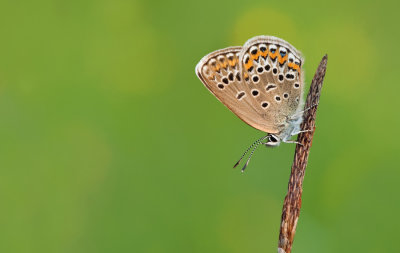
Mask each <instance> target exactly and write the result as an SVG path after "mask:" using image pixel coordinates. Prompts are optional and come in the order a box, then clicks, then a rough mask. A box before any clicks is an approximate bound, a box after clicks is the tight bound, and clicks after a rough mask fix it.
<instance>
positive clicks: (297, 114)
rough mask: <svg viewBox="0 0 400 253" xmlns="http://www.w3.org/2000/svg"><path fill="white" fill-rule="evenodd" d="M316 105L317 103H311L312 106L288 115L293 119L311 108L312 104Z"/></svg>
mask: <svg viewBox="0 0 400 253" xmlns="http://www.w3.org/2000/svg"><path fill="white" fill-rule="evenodd" d="M317 105H318V104H313V105H312V106H310V107H308V108H306V109H304V110H303V111H299V112H297V113H295V114H293V115H292V116H291V117H290V119H292V120H293V119H296V118H297V117H299V116H301V115H303V113H304V112H306V111H308V110H310V109H311V108H313V107H314V106H317Z"/></svg>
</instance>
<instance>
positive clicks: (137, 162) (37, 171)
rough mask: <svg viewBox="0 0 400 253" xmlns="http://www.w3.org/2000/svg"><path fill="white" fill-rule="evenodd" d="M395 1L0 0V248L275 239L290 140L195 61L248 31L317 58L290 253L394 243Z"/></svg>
mask: <svg viewBox="0 0 400 253" xmlns="http://www.w3.org/2000/svg"><path fill="white" fill-rule="evenodd" d="M399 8H400V4H399V3H398V1H386V0H383V1H365V0H364V1H344V0H337V1H318V2H317V1H309V0H305V1H297V2H293V1H292V2H279V1H257V0H254V1H236V0H233V1H215V0H202V1H144V0H142V1H140V0H137V1H127V0H126V1H125V0H112V1H111V0H92V1H77V0H75V1H72V0H71V1H60V0H58V1H57V0H48V1H14V0H2V1H1V3H0V34H1V40H0V140H1V144H0V165H1V166H0V203H1V204H0V252H60V253H63V252H65V253H67V252H68V253H69V252H143V253H145V252H146V253H153V252H154V253H158V252H160V253H161V252H198V253H200V252H219V253H222V252H226V253H228V252H229V253H235V252H276V247H277V240H278V232H279V224H280V216H281V208H282V203H283V199H284V196H285V194H286V189H287V182H288V178H289V173H290V165H291V163H292V159H293V153H294V146H293V145H288V144H287V145H281V146H280V147H279V148H276V149H266V148H264V147H261V148H259V150H257V152H256V153H255V156H254V157H253V160H252V162H251V163H250V166H249V168H248V169H247V171H246V173H244V174H241V173H240V171H239V170H237V169H236V170H233V169H232V165H233V164H234V163H235V162H236V160H237V159H238V158H239V157H240V155H241V154H242V152H243V151H244V150H245V149H246V148H247V147H248V145H249V144H251V143H252V142H253V141H254V140H255V139H257V138H259V137H260V136H262V135H263V133H261V132H259V131H257V130H255V129H252V128H251V127H249V126H247V125H246V124H245V123H243V122H241V121H240V120H239V119H238V118H236V116H234V115H233V114H232V113H231V112H230V111H229V110H227V109H226V108H225V107H224V106H223V105H222V104H220V102H218V101H217V99H215V98H214V97H213V96H212V95H211V93H209V92H208V91H207V90H206V89H205V88H204V86H203V85H202V84H201V82H200V81H199V80H198V79H197V77H196V75H195V73H194V67H195V65H196V64H197V62H198V61H199V60H200V59H201V58H202V57H203V56H204V55H205V54H207V53H209V52H211V51H213V50H216V49H219V48H224V47H227V46H232V45H242V44H243V43H244V42H245V41H246V40H247V39H249V38H251V37H253V36H256V35H260V34H265V35H275V36H279V37H281V38H283V39H285V40H287V41H289V42H290V43H291V44H293V45H294V46H295V47H296V48H298V49H299V50H300V51H302V52H303V54H304V56H305V58H306V62H305V65H304V67H305V70H306V76H307V77H306V83H307V84H308V85H309V83H310V81H311V78H312V76H313V74H314V71H315V69H316V67H317V65H318V63H319V61H320V59H321V58H322V56H323V55H324V54H325V53H328V55H329V61H328V70H327V75H326V79H325V84H324V87H323V91H322V97H321V102H320V106H319V110H318V117H317V131H316V134H315V136H314V142H313V147H312V150H311V155H310V158H309V164H308V167H307V171H306V177H305V182H304V195H303V208H302V210H301V215H300V220H299V223H298V229H297V233H296V238H295V242H294V252H297V253H300V252H307V253H310V252H398V251H399V246H398V237H399V226H400V218H399V217H398V214H399V213H400V197H399V193H400V189H399V177H400V166H399V162H398V157H399V155H398V153H399V151H400V149H399V141H400V140H399V138H398V131H399V129H400V128H399V126H400V124H399V123H400V122H399V121H400V119H399V107H400V102H399V101H400V99H399V98H398V96H399V95H398V94H399V92H400V82H399V74H398V73H399V68H398V63H399V58H400V55H399V50H398V44H399V42H398V40H399V39H400V34H399V29H398V28H397V25H398V22H399V14H398V10H399Z"/></svg>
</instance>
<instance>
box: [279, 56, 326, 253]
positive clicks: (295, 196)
mask: <svg viewBox="0 0 400 253" xmlns="http://www.w3.org/2000/svg"><path fill="white" fill-rule="evenodd" d="M327 61H328V56H327V55H325V56H324V57H323V58H322V60H321V62H320V64H319V66H318V69H317V71H316V72H315V75H314V78H313V80H312V82H311V86H310V91H309V92H308V96H307V100H306V104H305V107H304V108H311V109H309V110H306V111H305V112H304V121H303V123H302V124H301V129H304V130H308V129H310V130H311V131H309V132H303V133H300V134H299V136H298V138H297V141H298V142H299V143H301V144H297V145H296V151H295V155H294V161H293V164H292V171H291V173H290V179H289V184H288V193H287V195H286V197H285V201H284V203H283V209H282V218H281V228H280V232H279V243H278V253H290V252H291V251H292V245H293V239H294V235H295V233H296V226H297V221H298V219H299V214H300V208H301V195H302V193H303V180H304V173H305V170H306V166H307V161H308V155H309V153H310V148H311V144H312V138H313V136H314V132H315V117H316V113H317V107H318V103H319V97H320V95H321V88H322V83H323V81H324V76H325V72H326V64H327Z"/></svg>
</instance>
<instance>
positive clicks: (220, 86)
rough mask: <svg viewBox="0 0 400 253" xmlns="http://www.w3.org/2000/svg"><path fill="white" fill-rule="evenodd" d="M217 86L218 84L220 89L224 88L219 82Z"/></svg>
mask: <svg viewBox="0 0 400 253" xmlns="http://www.w3.org/2000/svg"><path fill="white" fill-rule="evenodd" d="M217 86H218V88H220V89H221V90H223V89H224V88H225V86H224V85H223V84H222V83H219V84H218V85H217Z"/></svg>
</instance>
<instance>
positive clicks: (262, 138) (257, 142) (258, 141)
mask: <svg viewBox="0 0 400 253" xmlns="http://www.w3.org/2000/svg"><path fill="white" fill-rule="evenodd" d="M265 138H267V136H263V137H261V138H260V139H258V140H256V141H255V142H254V143H253V144H251V145H250V147H249V148H248V149H247V150H246V151H245V152H244V154H243V155H242V156H241V157H240V159H239V161H237V163H236V164H235V165H234V166H233V168H236V166H238V165H239V163H240V161H242V159H243V157H244V156H245V155H246V154H247V152H249V150H250V149H251V148H252V147H254V145H256V144H257V145H258V144H259V143H260V142H261V141H263V140H264V139H265ZM253 152H254V151H253Z"/></svg>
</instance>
